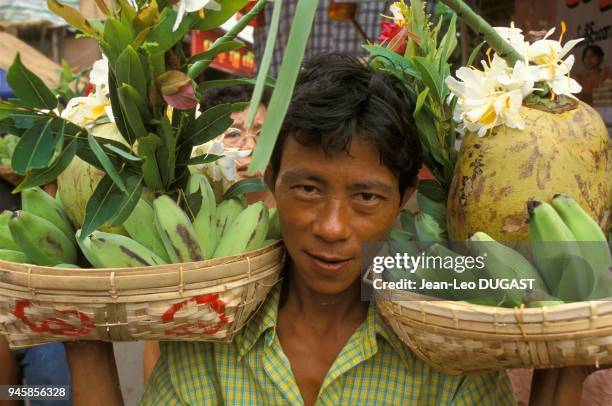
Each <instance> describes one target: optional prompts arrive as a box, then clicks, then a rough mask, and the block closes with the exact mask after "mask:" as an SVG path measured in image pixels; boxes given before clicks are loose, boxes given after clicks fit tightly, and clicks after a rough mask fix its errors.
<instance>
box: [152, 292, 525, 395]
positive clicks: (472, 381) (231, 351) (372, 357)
mask: <svg viewBox="0 0 612 406" xmlns="http://www.w3.org/2000/svg"><path fill="white" fill-rule="evenodd" d="M279 296H280V284H278V285H277V286H276V287H275V288H274V289H273V290H272V291H271V292H270V294H269V295H268V297H267V299H266V302H265V303H264V305H263V307H262V308H261V309H260V311H259V312H258V313H257V314H256V315H255V316H254V317H253V319H252V320H251V321H250V322H249V324H248V325H247V326H246V327H245V328H244V329H243V331H241V332H240V333H239V334H238V335H237V336H236V337H235V339H234V341H233V342H232V343H199V342H194V343H190V342H166V343H160V344H161V357H160V359H159V361H158V362H157V365H156V366H155V370H154V371H153V374H152V375H151V378H150V380H149V383H148V385H147V387H146V388H145V392H144V394H143V396H142V398H141V400H140V403H141V404H145V405H175V404H189V405H221V404H226V405H266V406H268V405H302V404H303V400H302V397H301V395H300V392H299V389H298V386H297V384H296V382H295V378H294V377H293V373H292V372H291V366H290V363H289V360H288V359H287V356H286V355H285V354H284V353H283V350H282V347H281V345H280V342H279V340H278V336H277V335H276V332H275V328H274V326H275V325H276V318H277V314H278V302H279ZM316 404H317V405H330V406H331V405H364V404H371V405H427V406H428V405H432V406H433V405H436V406H437V405H495V406H500V405H514V404H515V400H514V396H513V393H512V390H511V387H510V383H509V381H508V378H507V376H506V374H505V373H504V372H496V373H490V374H482V375H466V376H450V375H445V374H443V373H440V372H437V371H436V370H435V369H433V368H432V367H431V366H429V365H428V364H427V363H425V362H423V361H421V360H420V359H419V358H418V357H416V356H415V355H414V354H413V353H412V352H411V351H410V350H409V349H408V348H407V347H406V346H404V345H403V344H402V343H401V342H400V341H399V339H398V338H397V337H396V336H395V334H394V333H393V332H392V331H391V330H390V329H389V327H387V325H386V324H385V323H384V322H383V320H382V318H381V317H380V316H379V315H378V312H377V311H376V306H375V305H374V303H372V304H371V305H370V308H369V311H368V315H367V318H366V320H365V322H364V323H363V324H362V325H361V326H359V327H358V328H357V330H356V331H355V332H354V333H353V335H352V336H351V338H350V339H349V341H348V342H347V344H346V345H345V347H344V348H343V349H342V351H341V352H340V354H339V355H338V357H337V358H336V360H335V361H334V363H333V365H332V367H331V369H330V370H329V372H328V373H327V376H326V377H325V379H324V381H323V384H322V386H321V390H320V392H319V397H318V399H317V403H316Z"/></svg>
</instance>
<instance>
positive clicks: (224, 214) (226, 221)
mask: <svg viewBox="0 0 612 406" xmlns="http://www.w3.org/2000/svg"><path fill="white" fill-rule="evenodd" d="M244 209H246V207H245V206H243V205H242V202H241V201H240V200H239V199H237V198H231V199H226V200H223V201H222V202H221V203H219V205H218V206H217V241H221V239H222V238H223V236H224V235H225V231H226V230H227V229H228V228H229V226H230V225H232V223H233V222H234V220H236V217H238V215H239V214H240V213H241V212H242V210H244ZM270 238H272V237H270Z"/></svg>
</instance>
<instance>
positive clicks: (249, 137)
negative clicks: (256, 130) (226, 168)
mask: <svg viewBox="0 0 612 406" xmlns="http://www.w3.org/2000/svg"><path fill="white" fill-rule="evenodd" d="M256 143H257V138H256V135H255V134H248V133H247V134H245V135H244V138H243V142H242V147H241V148H240V149H254V148H255V144H256Z"/></svg>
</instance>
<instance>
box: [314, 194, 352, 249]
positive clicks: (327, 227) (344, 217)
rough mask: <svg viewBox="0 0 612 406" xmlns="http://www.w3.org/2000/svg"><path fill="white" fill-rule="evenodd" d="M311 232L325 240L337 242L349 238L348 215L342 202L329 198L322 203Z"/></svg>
mask: <svg viewBox="0 0 612 406" xmlns="http://www.w3.org/2000/svg"><path fill="white" fill-rule="evenodd" d="M313 228H314V229H313V232H314V233H315V235H317V236H318V237H319V238H321V239H323V240H325V241H327V242H337V241H342V240H347V239H348V238H350V226H349V215H348V211H347V210H346V208H345V207H344V206H343V204H342V202H341V201H340V200H337V199H333V200H330V201H329V202H328V203H326V204H324V205H323V208H322V210H321V212H320V213H319V215H318V216H317V220H316V221H315V223H314V227H313Z"/></svg>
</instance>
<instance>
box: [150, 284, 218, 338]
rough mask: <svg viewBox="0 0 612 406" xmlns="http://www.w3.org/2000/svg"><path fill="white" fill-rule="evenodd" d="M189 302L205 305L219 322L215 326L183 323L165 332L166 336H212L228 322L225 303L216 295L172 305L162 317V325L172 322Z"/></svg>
mask: <svg viewBox="0 0 612 406" xmlns="http://www.w3.org/2000/svg"><path fill="white" fill-rule="evenodd" d="M189 302H196V303H197V304H207V305H208V306H209V307H210V308H211V309H212V310H213V311H214V312H215V313H217V315H218V316H219V321H218V322H217V324H214V325H212V326H203V325H201V324H200V323H183V324H179V325H178V326H175V327H172V328H171V329H169V330H167V331H166V335H177V336H184V335H193V334H204V335H213V334H215V333H216V332H217V331H219V330H221V327H223V326H224V325H226V324H227V323H228V322H229V320H228V318H227V316H226V315H225V302H223V300H221V299H219V295H218V294H216V293H211V294H207V295H201V296H195V297H192V298H191V299H188V300H184V301H182V302H180V303H175V304H173V305H172V306H170V308H168V310H166V311H165V312H164V314H163V315H162V321H163V322H164V323H170V322H171V321H173V320H174V315H175V313H176V312H178V311H179V310H181V309H182V308H183V307H184V306H185V305H186V304H187V303H189Z"/></svg>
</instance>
